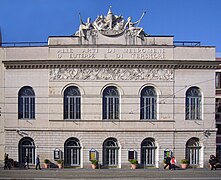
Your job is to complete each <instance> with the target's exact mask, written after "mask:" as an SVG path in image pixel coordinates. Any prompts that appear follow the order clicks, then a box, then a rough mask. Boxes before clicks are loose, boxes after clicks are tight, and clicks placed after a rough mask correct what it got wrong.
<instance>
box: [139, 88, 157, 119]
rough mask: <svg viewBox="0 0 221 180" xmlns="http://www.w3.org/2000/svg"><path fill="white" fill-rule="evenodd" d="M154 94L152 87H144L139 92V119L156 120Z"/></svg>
mask: <svg viewBox="0 0 221 180" xmlns="http://www.w3.org/2000/svg"><path fill="white" fill-rule="evenodd" d="M156 98H157V96H156V92H155V90H154V88H153V87H145V88H144V89H143V90H142V91H141V98H140V118H141V119H156V114H157V113H156V109H157V104H156Z"/></svg>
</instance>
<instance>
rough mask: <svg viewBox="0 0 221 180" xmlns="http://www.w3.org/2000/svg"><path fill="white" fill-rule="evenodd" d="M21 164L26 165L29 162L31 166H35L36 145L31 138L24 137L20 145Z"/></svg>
mask: <svg viewBox="0 0 221 180" xmlns="http://www.w3.org/2000/svg"><path fill="white" fill-rule="evenodd" d="M18 154H19V164H22V165H23V164H24V163H25V162H26V157H27V161H28V163H30V164H35V143H34V140H33V139H32V138H30V137H24V138H22V139H21V140H20V141H19V144H18Z"/></svg>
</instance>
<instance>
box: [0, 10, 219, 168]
mask: <svg viewBox="0 0 221 180" xmlns="http://www.w3.org/2000/svg"><path fill="white" fill-rule="evenodd" d="M110 13H111V12H110V11H109V14H108V15H107V17H109V15H110ZM112 18H113V19H112V20H113V22H115V21H117V19H119V18H118V16H114V17H113V16H112ZM98 20H99V21H100V19H98ZM98 20H96V22H98ZM107 22H108V21H107ZM120 22H122V18H121V19H120V20H119V21H118V23H120ZM123 23H125V26H126V22H123ZM115 26H116V25H112V26H111V28H113V29H114V28H115ZM97 28H98V27H97V26H96V28H93V27H92V28H90V29H83V30H84V31H83V32H85V34H83V35H82V34H79V33H76V35H73V36H67V37H49V39H48V46H39V47H1V48H0V62H1V66H0V68H1V72H0V73H1V76H0V78H1V88H0V95H1V96H0V98H1V99H0V102H1V106H0V107H1V109H0V110H1V116H0V121H1V127H0V134H1V136H0V138H1V139H0V153H1V154H0V157H1V159H3V156H4V153H5V152H6V153H8V154H9V156H10V157H11V158H13V159H14V160H15V161H22V160H21V159H22V157H20V156H22V155H21V154H19V153H21V152H20V150H19V147H20V146H19V143H21V140H22V139H24V138H26V137H28V138H31V139H32V140H33V141H34V146H35V147H34V152H33V153H34V155H33V157H34V156H36V155H37V154H39V155H40V157H41V159H42V160H43V159H45V158H48V159H50V161H52V162H55V161H54V150H55V149H60V150H61V153H62V154H63V158H64V159H65V158H67V157H68V155H67V152H65V151H66V150H65V147H64V146H65V142H66V141H67V140H68V139H69V138H72V137H73V138H76V139H78V140H79V144H80V150H79V151H78V153H79V162H77V164H78V165H77V167H81V168H87V167H89V165H90V161H89V151H90V149H92V148H93V149H95V150H96V151H97V152H98V155H99V156H98V159H99V163H100V164H101V165H104V166H105V165H107V166H108V165H110V164H108V163H109V162H108V163H107V162H104V161H107V158H106V159H105V157H103V156H105V155H104V151H105V150H104V147H103V146H104V142H105V140H107V139H108V138H114V139H116V141H117V146H118V147H117V148H118V149H117V153H116V152H115V155H114V156H116V159H117V162H115V163H113V164H114V165H116V167H118V168H124V167H125V168H127V167H129V162H128V151H129V150H131V149H133V150H134V151H135V152H136V153H137V157H136V158H137V159H138V162H139V163H140V164H141V166H142V165H143V164H142V161H143V160H142V158H143V157H141V156H142V152H141V149H142V148H141V144H142V142H143V141H144V140H145V139H146V138H149V139H153V140H154V148H153V149H152V150H153V152H154V153H153V152H152V153H153V154H152V155H153V159H154V162H153V163H152V165H153V166H155V167H161V166H162V165H163V159H164V151H165V150H167V149H169V150H171V151H173V155H175V156H176V159H177V164H178V165H179V164H180V160H181V159H184V158H185V157H186V155H185V154H186V143H187V142H188V140H190V139H191V138H195V139H198V143H199V147H198V148H199V154H198V158H199V159H198V163H197V164H196V165H197V167H205V166H206V165H207V162H208V159H209V155H210V154H215V147H216V129H215V114H214V110H215V85H214V82H215V81H214V72H215V68H216V66H217V63H216V62H215V48H214V47H208V46H206V47H205V46H175V45H174V44H173V36H149V35H146V34H145V33H144V31H142V33H144V34H141V35H142V36H136V35H137V34H136V33H135V34H133V33H134V32H136V31H130V29H129V28H128V29H122V27H121V26H119V27H116V28H121V30H120V31H119V34H118V33H117V31H116V30H113V29H112V30H110V31H108V29H105V32H102V33H101V32H100V30H99V29H97ZM116 28H115V29H116ZM125 28H126V27H125ZM132 32H133V33H132ZM108 33H111V34H108ZM114 33H115V34H114ZM25 86H29V87H32V88H33V90H34V92H35V118H18V106H19V101H18V94H19V90H20V89H21V88H22V87H25ZM70 86H74V87H77V88H78V89H79V91H80V94H81V118H80V119H68V120H67V119H64V112H63V111H64V105H63V103H64V100H63V99H64V92H65V89H66V88H67V87H70ZM147 86H151V87H153V88H154V89H155V91H156V94H157V101H156V102H157V103H156V119H141V118H140V113H141V108H140V96H141V92H142V89H143V88H144V87H147ZM107 87H116V88H117V90H118V92H119V105H120V107H119V118H117V119H104V118H103V116H102V112H103V110H102V108H103V106H104V105H103V100H102V98H103V92H104V90H105V88H107ZM191 87H197V88H199V89H200V92H201V94H202V101H201V103H202V104H201V107H202V111H201V118H199V119H191V120H186V116H185V113H186V110H185V109H186V108H185V107H186V104H185V100H186V92H187V90H188V89H189V88H191ZM205 132H207V134H205ZM67 151H68V150H67ZM65 153H66V155H65ZM108 158H111V157H108ZM113 159H114V158H113ZM150 159H151V158H150ZM109 160H110V159H109ZM65 161H67V160H65ZM72 164H76V163H72ZM147 164H148V163H147ZM149 164H151V163H149ZM114 167H115V166H114Z"/></svg>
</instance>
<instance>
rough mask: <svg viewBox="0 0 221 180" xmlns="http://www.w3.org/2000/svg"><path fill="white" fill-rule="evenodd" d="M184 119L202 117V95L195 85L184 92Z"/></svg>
mask: <svg viewBox="0 0 221 180" xmlns="http://www.w3.org/2000/svg"><path fill="white" fill-rule="evenodd" d="M186 119H187V120H191V119H192V120H197V119H202V96H201V92H200V90H199V88H197V87H191V88H189V89H188V90H187V92H186Z"/></svg>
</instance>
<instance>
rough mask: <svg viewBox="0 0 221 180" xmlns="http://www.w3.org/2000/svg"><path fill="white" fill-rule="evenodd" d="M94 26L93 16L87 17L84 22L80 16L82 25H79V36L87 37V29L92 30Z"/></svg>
mask: <svg viewBox="0 0 221 180" xmlns="http://www.w3.org/2000/svg"><path fill="white" fill-rule="evenodd" d="M91 28H92V24H91V18H90V17H88V18H87V22H86V23H83V21H82V19H81V18H80V26H79V37H84V38H86V35H87V30H90V29H91Z"/></svg>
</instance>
